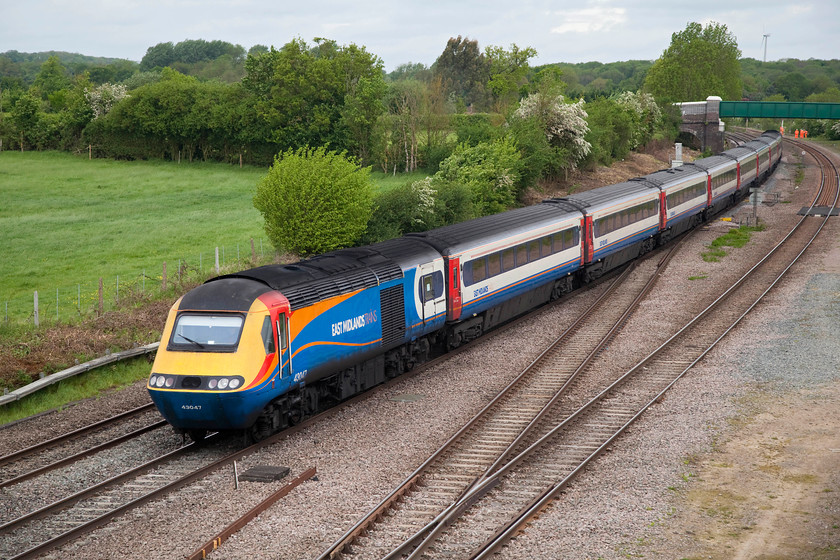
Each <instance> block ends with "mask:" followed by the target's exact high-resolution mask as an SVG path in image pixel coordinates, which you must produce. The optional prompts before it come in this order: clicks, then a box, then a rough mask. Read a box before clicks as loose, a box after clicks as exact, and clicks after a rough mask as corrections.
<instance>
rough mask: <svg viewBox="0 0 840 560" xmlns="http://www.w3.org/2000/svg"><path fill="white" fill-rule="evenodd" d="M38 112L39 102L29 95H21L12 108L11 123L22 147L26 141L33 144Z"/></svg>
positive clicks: (39, 109) (39, 108)
mask: <svg viewBox="0 0 840 560" xmlns="http://www.w3.org/2000/svg"><path fill="white" fill-rule="evenodd" d="M40 111H41V101H40V100H39V99H38V98H36V97H35V96H34V95H32V94H31V93H25V94H23V95H21V96H20V97H19V98H18V100H17V102H16V103H15V106H14V107H13V108H12V123H14V126H15V129H16V132H17V135H18V137H19V141H20V143H21V145H22V147H23V146H25V145H26V143H27V141H30V142H31V143H35V140H34V139H35V136H36V129H37V128H38V116H39V113H40Z"/></svg>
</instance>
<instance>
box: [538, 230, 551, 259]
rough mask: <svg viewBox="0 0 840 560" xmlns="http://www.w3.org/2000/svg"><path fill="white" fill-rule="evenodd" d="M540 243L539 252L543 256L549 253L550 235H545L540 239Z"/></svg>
mask: <svg viewBox="0 0 840 560" xmlns="http://www.w3.org/2000/svg"><path fill="white" fill-rule="evenodd" d="M540 243H541V244H542V248H541V249H540V254H541V255H542V256H543V257H547V256H548V255H550V254H551V236H550V235H546V236H545V237H543V238H542V239H540Z"/></svg>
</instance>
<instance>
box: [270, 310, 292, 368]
mask: <svg viewBox="0 0 840 560" xmlns="http://www.w3.org/2000/svg"><path fill="white" fill-rule="evenodd" d="M274 325H275V335H276V336H277V339H276V340H277V361H278V363H279V366H280V377H282V378H284V379H285V378H287V377H289V375H291V371H292V353H291V352H290V351H289V318H288V317H287V316H286V314H285V313H278V314H277V320H276V321H275V322H274Z"/></svg>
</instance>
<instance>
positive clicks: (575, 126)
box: [514, 93, 592, 168]
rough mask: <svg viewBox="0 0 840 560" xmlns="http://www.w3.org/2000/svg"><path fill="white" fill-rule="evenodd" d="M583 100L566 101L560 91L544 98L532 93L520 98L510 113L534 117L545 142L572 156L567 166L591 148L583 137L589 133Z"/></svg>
mask: <svg viewBox="0 0 840 560" xmlns="http://www.w3.org/2000/svg"><path fill="white" fill-rule="evenodd" d="M585 103H586V102H585V101H584V100H583V99H580V100H579V101H576V102H574V103H567V102H566V100H565V98H564V97H563V96H562V95H560V94H557V95H555V96H551V97H545V96H543V94H541V93H532V94H531V95H529V96H528V97H526V98H525V99H523V100H522V102H521V103H520V104H519V108H518V109H517V110H516V112H515V113H514V116H515V117H518V118H521V119H529V118H536V119H538V120H539V121H540V123H542V125H543V129H544V130H545V134H546V137H547V138H548V141H549V143H550V144H552V145H553V146H556V147H558V148H561V149H565V150H567V151H568V153H569V155H570V156H571V159H572V161H571V163H572V165H571V167H572V168H574V167H575V166H576V165H577V164H578V163H579V162H580V161H581V160H582V159H583V158H585V157H586V156H587V155H588V154H589V152H590V150H591V149H592V145H591V144H590V143H589V142H587V141H586V139H585V136H586V133H587V132H589V126H587V124H586V117H587V114H586V110H585V109H584V108H583V106H584V104H585Z"/></svg>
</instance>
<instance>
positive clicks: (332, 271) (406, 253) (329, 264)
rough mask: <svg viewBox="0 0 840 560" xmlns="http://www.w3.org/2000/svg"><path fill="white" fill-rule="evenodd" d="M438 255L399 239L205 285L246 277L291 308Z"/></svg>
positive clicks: (375, 282)
mask: <svg viewBox="0 0 840 560" xmlns="http://www.w3.org/2000/svg"><path fill="white" fill-rule="evenodd" d="M435 256H437V254H436V253H435V251H434V250H433V249H431V248H430V247H429V246H428V245H426V244H424V243H422V242H419V241H417V240H413V239H406V238H398V239H391V240H389V241H384V242H382V243H377V244H375V245H369V246H367V247H353V248H349V249H340V250H338V251H332V252H330V253H325V254H323V255H317V256H315V257H312V258H310V259H306V260H303V261H300V262H296V263H292V264H270V265H265V266H260V267H257V268H252V269H249V270H243V271H242V272H237V273H234V274H226V275H223V276H218V277H216V278H213V279H211V280H208V281H207V284H205V286H210V285H212V284H213V283H214V282H216V281H220V280H226V281H233V280H247V281H251V282H253V283H256V285H257V286H263V292H265V291H268V290H269V289H271V290H277V291H279V292H281V293H282V294H283V295H284V296H286V298H287V299H288V300H289V304H290V306H291V308H292V309H299V308H301V307H306V306H307V305H311V304H313V303H315V302H318V301H323V300H325V299H328V298H331V297H335V296H339V295H342V294H347V293H351V292H354V291H357V290H361V289H365V288H370V287H373V286H377V285H379V284H382V283H384V282H388V281H391V280H395V279H397V278H402V277H403V269H404V267H406V266H408V265H409V264H410V263H413V264H415V265H416V264H417V262H418V260H422V261H423V262H428V261H429V260H432V259H434V257H435ZM256 291H258V288H256V287H254V288H253V289H252V290H250V291H249V294H250V295H253V293H255V292H256ZM190 293H192V292H190ZM208 295H209V294H208ZM257 295H259V294H257ZM185 297H186V296H185ZM246 297H247V296H246ZM254 297H256V296H254ZM251 301H253V297H252V299H251ZM182 307H183V305H182Z"/></svg>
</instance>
